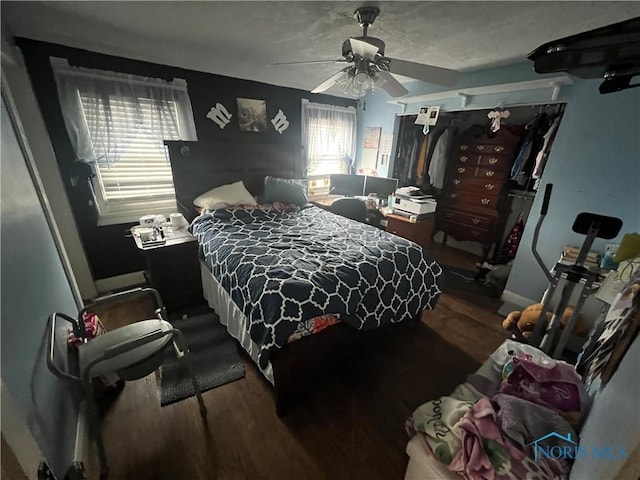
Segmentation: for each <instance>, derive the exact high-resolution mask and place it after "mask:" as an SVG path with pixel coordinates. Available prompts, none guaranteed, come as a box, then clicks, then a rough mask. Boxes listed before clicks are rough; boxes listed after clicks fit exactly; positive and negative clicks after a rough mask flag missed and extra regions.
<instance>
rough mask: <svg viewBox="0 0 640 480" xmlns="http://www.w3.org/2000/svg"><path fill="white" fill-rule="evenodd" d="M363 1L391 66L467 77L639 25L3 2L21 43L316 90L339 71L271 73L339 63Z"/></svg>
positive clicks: (616, 11)
mask: <svg viewBox="0 0 640 480" xmlns="http://www.w3.org/2000/svg"><path fill="white" fill-rule="evenodd" d="M364 4H374V5H377V6H378V7H379V8H380V9H381V14H380V16H379V17H378V19H377V20H376V21H375V24H374V25H373V26H372V27H371V28H370V29H369V35H371V36H376V37H379V38H381V39H382V40H383V41H384V42H385V43H386V44H387V48H386V54H387V55H388V56H390V57H396V58H401V59H404V60H411V61H414V62H420V63H428V64H432V65H437V66H441V67H447V68H453V69H458V70H461V71H465V70H475V69H479V68H484V67H489V66H494V65H500V64H505V63H511V62H516V61H524V60H525V58H526V55H527V53H529V52H530V51H531V50H533V49H534V48H536V47H538V46H539V45H540V44H542V43H545V42H547V41H551V40H555V39H557V38H561V37H564V36H567V35H572V34H575V33H580V32H582V31H585V30H589V29H592V28H596V27H599V26H604V25H608V24H610V23H614V22H617V21H621V20H626V19H628V18H632V17H635V16H640V2H633V1H626V2H569V1H558V2H530V1H529V2H524V1H523V2H491V1H485V2H449V1H436V2H428V1H419V2H418V1H416V2H350V1H344V2H271V1H268V2H267V1H265V2H244V1H243V2H237V1H236V2H232V1H226V2H213V1H212V2H178V1H176V2H167V1H163V2H155V1H144V2H6V1H2V3H1V7H2V23H3V25H4V26H6V27H8V28H9V30H10V31H11V33H13V34H14V35H17V36H24V37H29V38H35V39H38V40H45V41H50V42H55V43H61V44H64V45H70V46H74V47H79V48H85V49H88V50H94V51H98V52H102V53H108V54H113V55H119V56H124V57H129V58H135V59H140V60H146V61H150V62H156V63H162V64H166V65H173V66H179V67H184V68H190V69H194V70H201V71H205V72H211V73H217V74H221V75H228V76H232V77H237V78H245V79H250V80H257V81H261V82H265V83H270V84H275V85H284V86H288V87H295V88H302V89H305V90H311V89H312V88H314V87H315V86H317V85H318V84H319V83H321V82H322V81H324V80H325V79H326V78H327V77H329V76H330V75H332V74H333V73H335V72H336V71H337V70H338V69H339V68H340V67H339V66H336V65H299V66H273V65H270V64H272V63H276V62H288V61H305V60H316V59H337V58H340V49H341V45H342V42H343V41H344V40H345V39H346V38H348V37H350V36H358V35H360V34H361V29H360V27H359V25H358V24H357V23H356V21H355V20H354V18H353V12H354V10H355V9H356V8H357V7H358V6H361V5H364Z"/></svg>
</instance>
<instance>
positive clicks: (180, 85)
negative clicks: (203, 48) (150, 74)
mask: <svg viewBox="0 0 640 480" xmlns="http://www.w3.org/2000/svg"><path fill="white" fill-rule="evenodd" d="M51 65H52V67H53V72H54V75H55V79H56V83H57V88H58V96H59V98H60V106H61V108H62V114H63V117H64V122H65V126H66V128H67V132H68V134H69V138H70V140H71V144H72V145H73V148H74V151H75V153H76V158H77V159H78V160H79V161H82V162H87V163H91V164H92V165H94V166H95V168H94V170H95V174H96V176H95V178H94V179H93V188H94V193H95V200H96V202H97V205H98V209H99V212H100V214H101V215H110V214H118V213H127V212H128V213H131V212H138V211H151V210H152V209H156V210H158V209H159V210H161V211H164V210H166V209H168V210H173V209H175V193H174V188H173V176H172V172H171V167H170V164H169V158H168V155H167V154H166V150H165V145H164V140H197V138H196V129H195V124H194V121H193V112H192V109H191V101H190V100H189V94H188V91H187V83H186V82H185V81H184V80H181V79H175V80H173V81H172V82H167V81H164V80H160V79H155V78H147V77H139V76H135V75H126V74H121V73H114V72H106V71H102V70H93V69H88V68H77V67H70V66H69V64H68V62H67V61H66V60H64V59H60V58H52V59H51ZM132 218H133V217H132Z"/></svg>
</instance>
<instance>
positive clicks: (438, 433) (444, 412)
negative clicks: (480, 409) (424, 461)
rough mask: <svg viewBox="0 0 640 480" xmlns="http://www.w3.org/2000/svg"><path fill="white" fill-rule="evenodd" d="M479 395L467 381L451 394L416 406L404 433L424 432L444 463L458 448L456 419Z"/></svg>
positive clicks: (467, 409)
mask: <svg viewBox="0 0 640 480" xmlns="http://www.w3.org/2000/svg"><path fill="white" fill-rule="evenodd" d="M480 398H482V395H481V394H480V393H479V392H478V391H477V390H476V389H475V388H473V387H472V386H471V385H469V384H468V383H463V384H461V385H458V386H457V387H456V389H455V390H454V391H453V392H452V393H451V395H449V396H446V397H440V398H438V399H436V400H433V401H430V402H427V403H424V404H422V405H421V406H420V407H418V408H417V409H416V410H415V411H414V412H413V414H412V415H411V418H409V420H408V421H407V425H406V428H407V433H409V435H413V434H414V433H415V432H422V433H424V434H425V435H426V440H427V442H428V443H429V446H430V447H431V450H432V451H433V453H434V454H435V455H436V456H437V457H438V459H439V460H440V461H441V462H442V463H444V464H447V465H448V464H449V463H450V462H451V460H452V458H453V456H454V455H455V454H456V452H458V451H459V450H460V448H461V443H460V428H459V423H460V420H461V419H462V417H464V415H465V414H466V413H467V412H468V411H469V409H470V408H471V407H473V405H474V404H475V403H476V402H477V401H478V400H479V399H480Z"/></svg>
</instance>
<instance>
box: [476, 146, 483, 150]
mask: <svg viewBox="0 0 640 480" xmlns="http://www.w3.org/2000/svg"><path fill="white" fill-rule="evenodd" d="M476 148H477V149H478V150H484V145H476Z"/></svg>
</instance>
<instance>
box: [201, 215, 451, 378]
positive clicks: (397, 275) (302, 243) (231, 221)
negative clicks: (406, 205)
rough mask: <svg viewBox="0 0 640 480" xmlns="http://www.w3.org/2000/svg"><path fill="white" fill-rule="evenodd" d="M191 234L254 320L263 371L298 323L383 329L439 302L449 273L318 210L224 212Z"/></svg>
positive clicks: (393, 240)
mask: <svg viewBox="0 0 640 480" xmlns="http://www.w3.org/2000/svg"><path fill="white" fill-rule="evenodd" d="M189 228H190V230H191V232H192V233H193V234H194V235H195V236H196V237H197V238H198V243H199V245H200V251H201V253H202V254H203V255H204V259H205V261H206V263H207V265H208V266H209V268H210V270H211V271H212V273H213V276H214V277H215V278H216V280H217V281H218V282H219V283H220V284H221V285H222V287H223V288H224V289H225V290H226V291H227V292H228V293H229V294H230V296H231V298H232V300H233V301H234V302H235V304H236V305H237V306H238V307H239V308H240V310H242V312H243V313H244V314H245V316H246V317H247V318H248V319H249V321H250V324H249V325H250V326H249V334H250V336H251V338H252V339H253V341H254V342H255V343H256V344H257V345H258V346H259V348H260V354H259V364H260V367H264V366H265V364H266V363H267V361H268V356H269V353H268V352H273V351H275V350H277V349H279V348H281V347H282V346H284V345H285V344H286V343H287V339H288V338H289V336H290V335H291V334H292V333H293V332H294V331H295V329H296V325H297V324H298V322H300V321H304V320H308V319H311V318H314V317H317V316H319V315H322V314H340V318H341V320H342V321H344V322H346V323H348V324H350V325H351V326H353V327H355V328H358V329H369V328H375V327H378V326H380V325H384V324H388V323H394V322H399V321H402V320H406V319H410V318H415V317H416V316H417V315H419V313H420V312H421V311H422V310H424V309H428V308H433V307H434V306H435V304H436V301H437V298H438V295H439V294H440V288H439V286H438V282H439V278H438V277H439V276H440V274H441V273H442V270H441V268H440V266H439V265H438V264H437V263H436V262H435V261H434V260H433V259H431V258H430V257H429V255H428V254H427V253H426V252H424V251H423V250H422V249H421V248H420V246H418V245H416V244H415V243H412V242H409V241H408V240H405V239H403V238H400V237H397V236H395V235H392V234H390V233H387V232H385V231H383V230H380V229H378V228H375V227H373V226H370V225H365V224H362V223H358V222H355V221H353V220H349V219H346V218H343V217H339V216H337V215H334V214H333V213H330V212H327V211H325V210H322V209H320V208H317V207H313V206H307V207H306V208H304V207H303V208H300V209H293V210H288V211H284V212H283V211H277V210H274V209H271V208H262V209H247V210H245V209H233V210H216V211H214V212H212V213H207V214H204V215H201V216H200V217H198V218H196V219H195V220H194V222H193V223H192V224H191V226H190V227H189Z"/></svg>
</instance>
